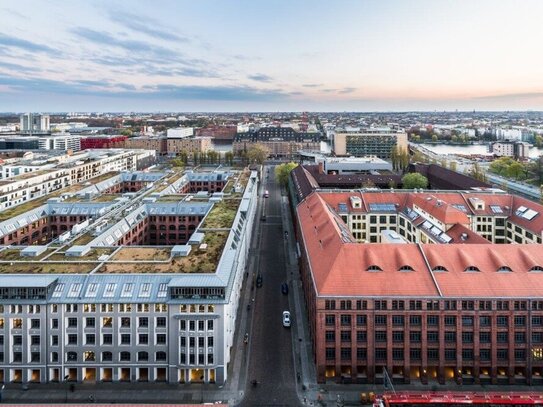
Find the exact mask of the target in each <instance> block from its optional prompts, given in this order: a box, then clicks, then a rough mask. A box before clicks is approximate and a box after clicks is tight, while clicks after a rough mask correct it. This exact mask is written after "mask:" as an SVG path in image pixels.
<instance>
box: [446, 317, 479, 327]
mask: <svg viewBox="0 0 543 407" xmlns="http://www.w3.org/2000/svg"><path fill="white" fill-rule="evenodd" d="M446 319H447V317H445V320H446ZM462 325H463V326H473V317H472V316H466V315H464V316H462Z"/></svg>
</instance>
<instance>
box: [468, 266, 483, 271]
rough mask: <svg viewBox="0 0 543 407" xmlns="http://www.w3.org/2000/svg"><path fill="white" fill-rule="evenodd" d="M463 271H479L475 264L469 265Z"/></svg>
mask: <svg viewBox="0 0 543 407" xmlns="http://www.w3.org/2000/svg"><path fill="white" fill-rule="evenodd" d="M464 271H481V270H479V269H478V268H477V267H475V266H469V267H467V268H466V269H465V270H464Z"/></svg>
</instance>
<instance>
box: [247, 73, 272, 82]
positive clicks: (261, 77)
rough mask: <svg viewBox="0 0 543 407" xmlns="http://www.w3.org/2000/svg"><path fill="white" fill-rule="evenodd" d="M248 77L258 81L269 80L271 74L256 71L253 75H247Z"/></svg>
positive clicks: (270, 79)
mask: <svg viewBox="0 0 543 407" xmlns="http://www.w3.org/2000/svg"><path fill="white" fill-rule="evenodd" d="M249 79H252V80H253V81H258V82H271V81H272V80H273V79H272V77H271V76H268V75H264V74H263V73H257V74H254V75H249Z"/></svg>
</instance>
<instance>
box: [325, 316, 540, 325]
mask: <svg viewBox="0 0 543 407" xmlns="http://www.w3.org/2000/svg"><path fill="white" fill-rule="evenodd" d="M354 317H355V321H356V325H357V326H362V325H366V324H367V316H366V315H356V316H354ZM440 318H441V317H440V316H439V315H426V325H428V326H439V325H440ZM352 319H353V316H351V315H347V314H341V315H339V322H340V325H341V326H350V325H351V321H352ZM493 319H494V320H495V322H496V325H497V326H498V327H503V328H507V327H509V323H510V319H509V316H508V315H496V316H491V315H480V316H479V318H478V322H479V326H482V327H486V326H491V324H492V320H493ZM406 320H407V319H406V316H404V315H375V316H374V324H375V325H377V326H379V325H387V324H389V323H392V325H393V326H404V325H405V322H406ZM475 321H476V317H475V316H473V315H463V316H461V317H460V318H457V316H456V315H445V316H444V317H443V324H444V325H445V326H456V325H457V322H461V323H462V326H466V327H471V326H474V324H475ZM527 321H528V319H527V317H526V316H524V315H515V316H514V317H513V318H512V322H513V324H514V326H516V327H524V326H526V324H527ZM531 322H532V326H543V316H540V315H534V316H532V319H531ZM325 324H326V325H327V326H334V325H335V324H336V315H335V314H326V315H325ZM409 325H410V326H418V325H422V315H410V316H409Z"/></svg>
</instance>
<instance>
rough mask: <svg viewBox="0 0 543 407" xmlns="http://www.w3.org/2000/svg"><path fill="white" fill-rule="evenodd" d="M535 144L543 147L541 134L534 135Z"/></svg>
mask: <svg viewBox="0 0 543 407" xmlns="http://www.w3.org/2000/svg"><path fill="white" fill-rule="evenodd" d="M534 144H535V146H536V147H537V148H541V147H543V136H541V135H540V134H536V135H535V136H534Z"/></svg>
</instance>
